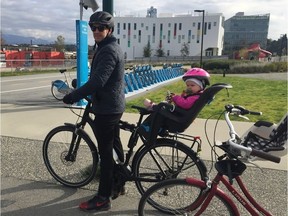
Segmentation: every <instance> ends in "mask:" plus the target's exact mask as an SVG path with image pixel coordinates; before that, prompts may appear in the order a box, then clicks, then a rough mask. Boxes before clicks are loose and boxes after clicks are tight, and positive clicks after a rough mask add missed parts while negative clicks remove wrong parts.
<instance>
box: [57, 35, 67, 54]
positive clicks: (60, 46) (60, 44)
mask: <svg viewBox="0 0 288 216" xmlns="http://www.w3.org/2000/svg"><path fill="white" fill-rule="evenodd" d="M55 48H56V50H57V51H58V52H63V51H64V50H65V49H64V48H65V38H64V37H63V36H62V35H59V36H58V37H57V41H55Z"/></svg>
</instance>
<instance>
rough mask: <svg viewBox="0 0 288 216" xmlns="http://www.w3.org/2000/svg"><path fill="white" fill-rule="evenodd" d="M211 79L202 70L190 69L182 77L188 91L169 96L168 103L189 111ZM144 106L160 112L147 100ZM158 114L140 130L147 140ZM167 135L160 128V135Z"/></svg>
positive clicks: (149, 118)
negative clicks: (152, 123)
mask: <svg viewBox="0 0 288 216" xmlns="http://www.w3.org/2000/svg"><path fill="white" fill-rule="evenodd" d="M209 78H210V75H209V73H208V72H207V71H205V70H204V69H202V68H191V69H189V70H188V71H187V72H186V73H185V74H184V75H183V77H182V79H183V81H184V82H185V84H186V89H185V90H184V91H183V92H182V93H181V94H173V93H171V94H170V95H169V96H167V98H166V101H167V102H168V103H172V104H173V106H177V107H180V108H182V109H185V110H189V109H190V108H191V107H192V106H193V104H194V103H195V102H196V101H197V100H198V99H199V97H200V95H201V94H202V92H203V90H204V89H205V87H206V85H210V82H209ZM144 106H145V107H146V108H147V109H149V110H153V111H156V110H158V106H159V105H158V104H155V103H153V102H152V101H151V100H149V99H147V98H146V99H145V100H144ZM156 113H157V112H155V113H154V112H153V113H152V114H151V115H149V116H148V117H147V118H146V119H145V121H144V122H143V123H142V124H141V126H140V128H139V133H141V134H142V135H143V136H144V137H145V138H146V139H148V137H149V133H150V127H151V122H152V120H153V117H154V115H156ZM159 113H160V114H161V109H159ZM165 134H166V133H165V131H164V130H162V128H160V130H159V135H160V136H161V135H162V136H165Z"/></svg>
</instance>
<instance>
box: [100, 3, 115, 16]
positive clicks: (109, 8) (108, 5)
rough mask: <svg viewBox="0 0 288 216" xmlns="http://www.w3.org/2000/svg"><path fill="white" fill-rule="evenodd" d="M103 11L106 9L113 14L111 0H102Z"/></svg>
mask: <svg viewBox="0 0 288 216" xmlns="http://www.w3.org/2000/svg"><path fill="white" fill-rule="evenodd" d="M102 4H103V11H106V12H108V13H110V14H111V15H113V0H102Z"/></svg>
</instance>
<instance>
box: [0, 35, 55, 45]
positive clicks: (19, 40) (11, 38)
mask: <svg viewBox="0 0 288 216" xmlns="http://www.w3.org/2000/svg"><path fill="white" fill-rule="evenodd" d="M2 38H3V39H4V40H5V43H6V44H37V45H39V44H51V43H54V42H51V41H47V40H43V39H40V38H35V37H23V36H19V35H11V34H2Z"/></svg>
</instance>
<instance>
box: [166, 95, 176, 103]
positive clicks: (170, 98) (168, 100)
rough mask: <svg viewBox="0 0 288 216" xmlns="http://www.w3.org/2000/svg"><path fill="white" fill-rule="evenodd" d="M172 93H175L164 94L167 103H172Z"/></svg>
mask: <svg viewBox="0 0 288 216" xmlns="http://www.w3.org/2000/svg"><path fill="white" fill-rule="evenodd" d="M174 95H175V94H174V93H170V94H167V96H166V101H167V102H168V103H172V97H173V96H174Z"/></svg>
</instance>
